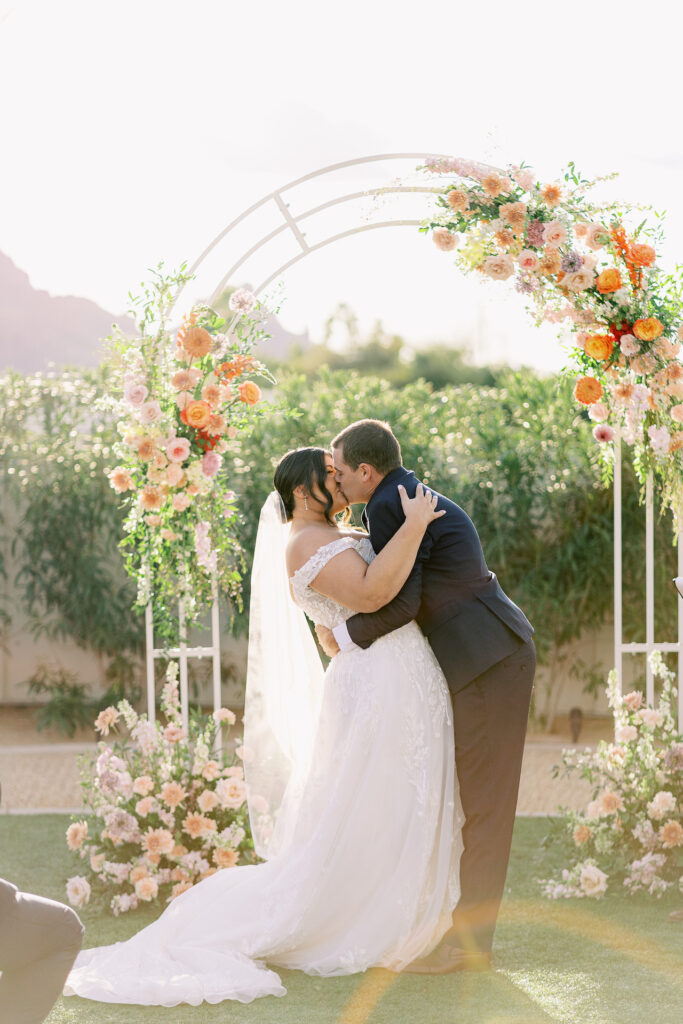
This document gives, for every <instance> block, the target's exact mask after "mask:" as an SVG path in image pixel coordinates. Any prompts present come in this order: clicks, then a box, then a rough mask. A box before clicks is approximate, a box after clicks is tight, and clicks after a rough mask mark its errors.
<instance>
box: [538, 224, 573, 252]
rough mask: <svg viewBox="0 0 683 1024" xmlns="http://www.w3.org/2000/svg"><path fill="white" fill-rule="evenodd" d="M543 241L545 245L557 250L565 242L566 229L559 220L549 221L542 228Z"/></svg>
mask: <svg viewBox="0 0 683 1024" xmlns="http://www.w3.org/2000/svg"><path fill="white" fill-rule="evenodd" d="M543 241H544V242H545V244H546V245H551V246H553V247H554V248H556V249H557V248H558V247H559V246H560V245H564V243H565V242H566V241H567V229H566V227H565V226H564V224H563V223H562V222H561V221H559V220H550V221H548V223H547V224H546V225H545V227H544V228H543Z"/></svg>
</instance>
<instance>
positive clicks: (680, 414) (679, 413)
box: [671, 405, 683, 423]
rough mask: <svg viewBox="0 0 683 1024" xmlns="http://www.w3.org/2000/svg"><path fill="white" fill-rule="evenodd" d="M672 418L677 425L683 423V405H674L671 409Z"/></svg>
mask: <svg viewBox="0 0 683 1024" xmlns="http://www.w3.org/2000/svg"><path fill="white" fill-rule="evenodd" d="M671 418H672V419H673V420H675V421H676V423H683V405H674V406H673V407H672V409H671Z"/></svg>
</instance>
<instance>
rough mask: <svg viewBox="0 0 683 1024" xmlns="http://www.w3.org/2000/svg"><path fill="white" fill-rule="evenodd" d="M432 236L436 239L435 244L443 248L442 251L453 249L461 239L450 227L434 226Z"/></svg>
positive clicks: (438, 247)
mask: <svg viewBox="0 0 683 1024" xmlns="http://www.w3.org/2000/svg"><path fill="white" fill-rule="evenodd" d="M432 238H433V239H434V245H435V246H436V247H437V249H441V252H450V251H451V250H452V249H455V247H456V245H457V244H458V241H459V239H458V236H457V235H454V234H453V232H451V231H449V230H448V228H434V231H433V232H432Z"/></svg>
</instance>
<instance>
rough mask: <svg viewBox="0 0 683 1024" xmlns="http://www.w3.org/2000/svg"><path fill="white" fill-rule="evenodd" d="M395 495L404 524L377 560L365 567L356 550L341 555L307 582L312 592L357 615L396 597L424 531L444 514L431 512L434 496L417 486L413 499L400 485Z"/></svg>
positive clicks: (434, 503) (410, 566)
mask: <svg viewBox="0 0 683 1024" xmlns="http://www.w3.org/2000/svg"><path fill="white" fill-rule="evenodd" d="M399 494H400V496H401V504H402V506H403V511H404V514H405V517H406V518H405V522H404V523H403V525H402V526H401V527H400V528H399V529H398V530H397V531H396V533H395V534H394V536H393V537H392V538H391V540H390V541H389V542H388V544H386V545H385V547H383V548H382V550H381V551H380V553H379V554H378V555H377V557H376V558H375V559H374V560H373V561H372V562H371V563H370V564H369V565H368V564H367V562H365V560H364V559H363V558H361V557H360V555H359V554H358V553H357V552H356V551H353V550H351V549H348V550H346V551H343V552H341V553H340V554H338V555H336V556H335V557H334V558H332V559H330V561H329V562H328V563H327V564H326V565H325V566H324V567H323V568H322V569H321V570H320V572H319V573H318V575H317V576H316V577H315V579H314V580H313V581H312V582H311V584H310V585H311V587H312V588H313V589H314V590H316V591H317V592H318V593H319V594H324V595H325V596H326V597H331V598H332V600H333V601H336V602H337V603H338V604H343V605H344V606H345V607H346V608H350V609H351V610H352V611H359V612H361V611H362V612H371V611H377V609H378V608H382V607H383V606H384V605H385V604H387V603H388V602H389V601H391V599H392V598H393V597H395V596H396V594H398V592H399V590H400V589H401V587H402V586H403V584H404V583H405V581H406V580H407V578H408V576H409V574H410V570H411V569H412V567H413V563H414V561H415V557H416V555H417V552H418V549H419V547H420V543H421V541H422V538H423V536H424V532H425V530H426V529H427V527H428V526H429V524H430V523H431V522H433V520H434V519H439V518H440V517H441V516H442V515H444V512H443V511H442V512H436V511H435V509H436V503H437V498H436V496H435V495H432V494H430V493H429V491H423V489H422V486H421V485H418V489H417V490H416V492H415V497H414V498H413V499H410V498H408V496H407V494H406V492H405V489H404V488H403V486H402V485H399ZM328 536H329V534H328ZM312 553H313V552H311V554H312ZM309 557H310V555H309Z"/></svg>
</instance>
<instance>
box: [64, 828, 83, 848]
mask: <svg viewBox="0 0 683 1024" xmlns="http://www.w3.org/2000/svg"><path fill="white" fill-rule="evenodd" d="M87 835H88V823H87V821H74V822H73V823H72V824H71V825H69V827H68V829H67V830H66V845H67V846H68V847H69V849H70V850H80V848H81V847H82V846H83V843H84V841H85V838H86V836H87Z"/></svg>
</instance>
